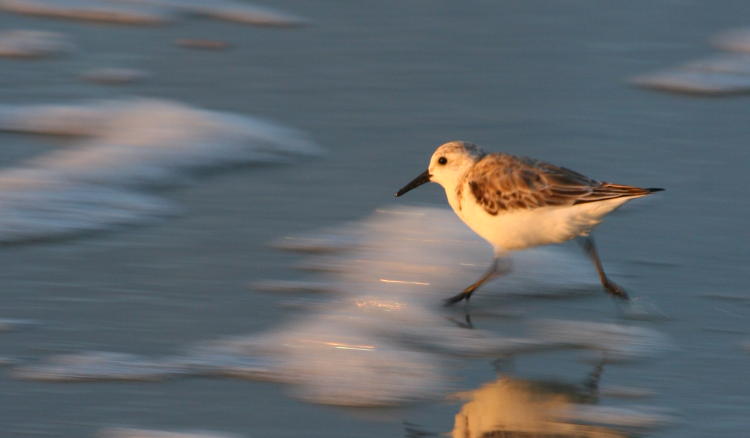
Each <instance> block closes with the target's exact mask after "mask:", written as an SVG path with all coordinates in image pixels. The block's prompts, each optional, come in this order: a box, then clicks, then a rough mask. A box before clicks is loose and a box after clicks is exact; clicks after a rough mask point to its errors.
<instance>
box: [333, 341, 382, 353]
mask: <svg viewBox="0 0 750 438" xmlns="http://www.w3.org/2000/svg"><path fill="white" fill-rule="evenodd" d="M324 344H325V345H330V346H331V347H333V348H335V349H337V350H361V351H372V350H374V349H375V346H374V345H352V344H342V343H340V342H325V343H324Z"/></svg>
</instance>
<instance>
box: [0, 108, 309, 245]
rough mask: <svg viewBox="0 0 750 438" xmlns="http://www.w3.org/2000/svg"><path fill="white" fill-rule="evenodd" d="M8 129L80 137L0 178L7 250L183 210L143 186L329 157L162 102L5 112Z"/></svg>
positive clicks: (2, 121)
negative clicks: (301, 158) (242, 167)
mask: <svg viewBox="0 0 750 438" xmlns="http://www.w3.org/2000/svg"><path fill="white" fill-rule="evenodd" d="M0 130H4V131H14V132H23V133H34V134H47V135H65V136H76V137H81V140H80V142H78V143H76V144H75V145H74V146H72V147H68V148H64V149H60V150H55V151H52V152H49V153H46V154H43V155H42V156H39V157H36V158H33V159H30V160H28V161H26V162H24V163H22V164H21V165H19V166H17V167H14V168H10V169H6V170H2V171H0V205H2V207H3V211H4V214H3V217H2V218H0V242H16V241H23V240H29V239H43V238H54V237H59V236H65V235H69V234H71V233H81V232H88V231H97V230H101V229H107V228H110V227H112V226H116V225H126V224H133V223H140V222H143V221H151V220H153V219H157V218H161V217H164V216H165V215H170V214H174V212H175V207H174V206H173V205H171V203H169V202H168V201H166V200H164V199H162V198H160V197H157V196H154V195H149V194H145V193H142V191H143V190H144V189H145V188H148V187H152V186H164V185H174V184H180V183H184V182H186V181H189V180H190V179H191V177H192V176H193V175H194V174H195V172H196V171H198V170H205V169H213V168H217V167H222V166H233V165H240V164H248V163H268V162H286V161H289V160H290V159H291V158H292V157H294V156H297V155H316V154H319V153H320V152H321V149H320V148H319V147H318V146H316V145H315V144H314V143H313V142H312V141H311V140H310V139H308V138H307V137H306V136H305V135H304V134H302V133H300V132H298V131H295V130H293V129H290V128H286V127H283V126H280V125H278V124H275V123H271V122H268V121H264V120H260V119H257V118H253V117H248V116H241V115H236V114H230V113H223V112H218V111H208V110H203V109H198V108H194V107H191V106H188V105H184V104H181V103H177V102H171V101H165V100H156V99H123V100H110V101H97V102H89V103H83V104H65V105H28V106H9V105H4V106H0Z"/></svg>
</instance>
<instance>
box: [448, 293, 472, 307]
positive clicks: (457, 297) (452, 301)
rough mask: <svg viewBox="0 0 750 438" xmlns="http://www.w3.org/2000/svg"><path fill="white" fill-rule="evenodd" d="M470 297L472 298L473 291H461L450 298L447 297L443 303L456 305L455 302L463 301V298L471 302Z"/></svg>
mask: <svg viewBox="0 0 750 438" xmlns="http://www.w3.org/2000/svg"><path fill="white" fill-rule="evenodd" d="M469 298H471V292H469V293H466V291H464V292H461V293H460V294H458V295H454V296H452V297H450V298H446V299H445V300H444V301H443V304H444V305H445V306H452V305H454V304H456V303H458V302H460V301H463V300H466V302H467V303H468V302H469Z"/></svg>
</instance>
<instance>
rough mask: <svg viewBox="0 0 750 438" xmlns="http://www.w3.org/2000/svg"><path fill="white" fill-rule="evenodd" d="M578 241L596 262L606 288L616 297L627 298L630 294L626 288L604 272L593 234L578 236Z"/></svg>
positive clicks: (600, 277)
mask: <svg viewBox="0 0 750 438" xmlns="http://www.w3.org/2000/svg"><path fill="white" fill-rule="evenodd" d="M578 243H580V244H581V247H582V248H583V250H584V251H585V252H586V255H587V256H589V259H591V261H592V262H593V263H594V266H595V267H596V272H597V273H598V274H599V281H601V282H602V286H604V289H605V290H606V291H607V292H609V293H610V294H611V295H612V296H614V297H617V298H620V299H623V300H627V299H628V294H627V293H626V292H625V289H623V288H621V287H620V286H618V285H617V284H616V283H615V282H614V281H612V280H610V279H609V278H607V274H605V273H604V268H603V267H602V261H601V260H599V253H598V252H597V251H596V245H594V238H593V237H591V236H586V237H580V238H578Z"/></svg>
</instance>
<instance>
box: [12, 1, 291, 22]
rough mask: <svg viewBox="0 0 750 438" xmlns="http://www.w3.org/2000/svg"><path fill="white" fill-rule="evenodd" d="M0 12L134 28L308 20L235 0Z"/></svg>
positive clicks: (37, 5) (26, 4)
mask: <svg viewBox="0 0 750 438" xmlns="http://www.w3.org/2000/svg"><path fill="white" fill-rule="evenodd" d="M0 10H5V11H8V12H15V13H19V14H27V15H36V16H42V17H49V18H61V19H74V20H86V21H99V22H110V23H118V24H132V25H153V24H164V23H168V22H170V21H174V20H176V19H179V18H181V17H186V16H202V17H208V18H214V19H218V20H226V21H234V22H240V23H246V24H252V25H256V26H298V25H301V24H304V23H305V20H304V19H302V18H300V17H297V16H294V15H291V14H287V13H284V12H280V11H277V10H274V9H271V8H267V7H262V6H256V5H253V4H249V3H246V2H242V1H235V0H210V1H207V0H0Z"/></svg>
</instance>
